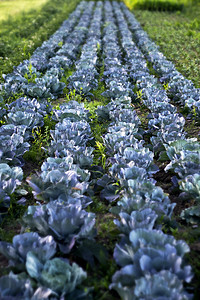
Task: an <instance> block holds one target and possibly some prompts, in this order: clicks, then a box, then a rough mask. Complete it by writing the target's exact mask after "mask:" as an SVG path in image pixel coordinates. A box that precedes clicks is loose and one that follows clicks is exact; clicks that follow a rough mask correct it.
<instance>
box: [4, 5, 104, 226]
mask: <svg viewBox="0 0 200 300" xmlns="http://www.w3.org/2000/svg"><path fill="white" fill-rule="evenodd" d="M98 5H99V4H98ZM93 6H94V2H91V3H90V4H89V7H87V5H86V3H85V2H82V3H81V4H80V5H79V6H78V7H77V9H76V10H75V12H74V13H72V14H71V16H70V17H71V18H72V19H70V20H71V21H68V22H65V23H64V24H63V26H61V29H60V30H58V32H57V33H56V34H54V35H53V36H52V38H50V40H49V41H48V42H46V43H44V44H43V45H42V46H41V47H40V48H39V49H38V50H36V52H35V53H37V54H38V56H37V55H36V58H38V57H39V54H40V55H41V57H43V56H44V55H46V57H49V56H50V54H48V49H49V51H50V53H54V52H53V49H54V50H55V45H56V43H57V42H58V40H59V39H61V37H62V36H64V31H65V32H66V35H67V37H68V38H67V40H66V43H65V44H64V46H63V48H62V49H60V50H59V51H61V50H62V51H64V49H65V47H66V49H68V47H69V46H70V45H71V43H72V41H73V45H74V48H72V47H71V48H69V50H67V51H68V52H70V51H72V52H71V53H74V57H73V59H74V60H75V59H76V55H77V47H80V45H81V43H82V42H83V41H84V38H85V35H86V31H87V30H86V28H87V26H88V25H89V22H90V18H91V16H92V10H93ZM83 9H85V11H84V12H83V15H82V17H81V19H80V21H79V23H78V25H77V26H76V27H75V29H74V31H73V32H72V34H71V35H69V32H70V31H71V28H73V26H74V24H75V23H76V22H77V19H78V18H79V17H80V15H81V11H82V10H83ZM96 11H97V12H98V7H97V9H96ZM89 15H91V16H90V18H89ZM96 16H97V15H94V18H96ZM66 26H69V29H67V28H68V27H66ZM84 26H85V27H84ZM49 43H50V44H51V45H52V48H51V47H49ZM50 49H51V50H50ZM59 51H58V52H59ZM58 52H57V53H58ZM42 53H43V54H42ZM45 53H46V54H45ZM60 54H61V53H60ZM34 55H35V54H34ZM34 55H33V58H34V57H35V56H34ZM65 55H66V56H65V58H66V57H67V54H66V51H65ZM69 55H70V54H69ZM71 55H72V54H71ZM36 58H34V59H36ZM55 58H56V57H55V56H54V57H53V58H50V63H52V61H51V59H55ZM59 58H62V59H64V58H63V56H59ZM31 59H32V58H31ZM30 61H31V60H30ZM31 62H32V63H33V62H34V60H33V61H31ZM37 62H38V60H37ZM54 62H55V64H54V66H53V65H52V66H51V67H50V68H49V70H48V71H47V72H46V74H47V73H48V74H50V73H51V79H50V81H49V82H50V85H51V84H53V85H52V86H53V87H55V85H54V83H53V82H55V80H56V81H57V79H58V77H57V75H58V76H61V74H64V71H63V69H62V66H61V65H59V64H58V63H57V62H56V61H54ZM28 64H29V61H24V62H23V63H22V64H21V65H20V66H18V67H17V68H16V69H15V71H14V73H13V74H8V75H7V78H8V82H7V83H8V85H7V83H6V84H5V85H3V87H4V88H5V89H7V88H8V90H9V93H11V94H12V93H16V92H19V90H20V89H21V86H22V85H23V84H24V82H25V81H26V83H28V82H29V79H30V78H28V77H27V78H26V79H25V77H26V76H25V75H27V74H28V70H29V71H30V73H29V75H31V76H35V75H36V74H37V72H38V71H37V69H36V68H35V67H32V69H30V68H29V65H28ZM35 64H36V63H35ZM71 64H72V61H71ZM71 64H70V65H71ZM40 74H41V73H40ZM29 75H27V76H29ZM23 76H25V77H23ZM45 76H46V75H45ZM45 76H44V77H45ZM44 77H43V79H44ZM34 78H35V80H37V76H35V77H34ZM49 78H50V77H49ZM28 85H32V86H34V89H36V90H37V86H36V85H35V83H28ZM64 85H65V84H64V83H62V82H59V86H62V87H64ZM10 87H11V89H10ZM15 88H16V90H15ZM49 88H50V86H49ZM13 89H14V90H13ZM55 89H57V88H55ZM55 89H54V91H55ZM40 90H41V92H42V93H43V94H42V95H41V94H40V97H39V101H37V100H36V99H34V98H33V99H31V98H27V97H21V98H19V99H17V100H16V101H14V102H13V103H11V104H10V105H8V104H6V106H5V108H6V109H5V108H1V113H0V117H1V120H2V121H3V122H5V125H3V126H1V128H0V136H1V142H0V147H1V148H0V149H1V156H0V162H1V182H0V189H1V199H0V206H1V219H0V220H1V221H2V217H3V216H4V215H5V214H6V213H7V210H8V209H9V205H10V198H11V197H12V194H13V192H14V191H15V189H16V187H18V186H19V185H20V183H21V181H22V179H23V172H22V169H21V168H19V167H21V166H22V165H23V158H22V157H23V154H24V153H25V152H26V151H28V150H29V147H30V144H29V142H31V141H32V140H33V136H32V130H34V129H35V128H37V127H42V126H43V125H44V121H43V119H44V117H45V116H47V114H48V113H50V111H51V105H50V103H48V102H47V100H45V99H44V98H43V97H45V98H46V97H48V96H50V94H49V92H50V90H51V88H50V89H46V88H44V86H43V87H42V86H41V87H40ZM45 90H46V91H47V90H48V91H47V94H46V92H45ZM51 92H52V90H51ZM57 92H58V94H59V93H60V92H61V89H58V90H57ZM53 93H54V92H53ZM25 94H26V93H25ZM9 95H10V94H9ZM33 95H34V94H33ZM33 95H32V96H33ZM4 96H5V95H4ZM7 96H8V95H7ZM37 96H39V94H37ZM51 96H52V97H51V98H54V96H55V93H54V96H53V95H52V94H51ZM9 165H12V166H13V165H14V166H15V167H14V168H13V169H11V168H10V167H9ZM16 166H17V167H16ZM17 192H19V193H20V190H19V189H18V191H17ZM21 193H22V194H23V193H24V191H23V190H21Z"/></svg>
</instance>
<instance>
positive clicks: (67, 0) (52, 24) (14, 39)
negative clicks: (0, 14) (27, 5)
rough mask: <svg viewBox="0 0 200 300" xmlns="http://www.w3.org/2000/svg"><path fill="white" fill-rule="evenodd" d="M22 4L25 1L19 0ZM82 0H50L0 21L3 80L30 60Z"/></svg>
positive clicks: (0, 60)
mask: <svg viewBox="0 0 200 300" xmlns="http://www.w3.org/2000/svg"><path fill="white" fill-rule="evenodd" d="M17 2H18V3H21V2H23V1H17ZM79 2H80V0H74V1H71V0H57V1H54V0H48V1H47V2H45V4H44V5H42V6H41V8H38V7H37V9H34V10H30V11H28V12H26V13H19V14H17V16H13V17H12V18H10V19H9V20H5V21H2V22H0V28H1V30H0V79H1V76H2V74H4V73H5V74H6V73H9V72H12V70H13V66H16V65H18V64H19V63H20V62H21V61H23V60H24V59H28V58H29V56H30V55H31V54H32V53H33V51H34V50H35V49H36V48H37V47H39V46H40V45H41V44H42V42H43V41H45V40H47V39H48V38H49V37H50V36H51V35H52V34H53V33H54V32H55V31H56V30H57V29H58V28H59V27H60V25H61V24H62V22H63V21H64V20H65V19H67V17H68V15H69V14H70V13H71V12H72V11H73V10H74V9H75V7H76V5H77V4H78V3H79Z"/></svg>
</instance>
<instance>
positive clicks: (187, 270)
mask: <svg viewBox="0 0 200 300" xmlns="http://www.w3.org/2000/svg"><path fill="white" fill-rule="evenodd" d="M113 8H114V11H115V14H116V16H117V21H118V25H119V28H120V34H121V36H122V38H121V41H122V44H126V46H128V40H127V39H126V38H128V36H129V35H127V33H128V32H127V31H124V30H125V27H124V25H125V24H124V23H123V19H122V18H121V17H122V16H120V11H119V6H118V4H117V3H116V2H113ZM105 21H106V22H108V25H107V27H106V28H105V34H104V40H105V41H106V44H105V45H104V55H105V61H107V63H106V64H105V68H106V71H105V75H106V80H105V81H106V86H107V90H106V92H105V93H108V94H109V95H110V96H111V98H112V100H111V102H110V103H109V104H108V105H107V106H106V107H99V109H98V115H99V117H104V118H106V119H108V118H109V119H110V120H111V122H112V123H111V124H110V126H109V128H108V133H107V134H106V135H105V136H104V143H105V146H106V149H107V154H108V155H109V161H110V162H111V163H112V167H111V168H110V169H109V175H104V177H103V178H102V179H100V180H99V181H98V184H99V185H100V186H102V187H104V189H103V191H102V192H101V196H102V197H103V198H105V199H107V200H108V201H110V202H112V201H114V200H116V199H118V202H117V207H113V208H112V209H111V212H113V213H115V214H117V216H119V217H120V219H121V220H120V221H119V220H118V219H116V220H115V221H114V222H115V224H116V225H117V226H118V228H119V230H120V232H121V236H122V238H121V241H120V243H119V244H117V245H116V247H115V250H114V258H115V260H116V262H117V264H118V265H119V266H120V267H121V270H119V271H117V272H116V273H115V274H114V276H113V283H112V284H111V285H110V288H113V289H115V290H116V291H117V292H118V293H119V295H120V296H121V297H122V299H128V300H129V299H147V298H148V299H160V297H164V298H163V299H190V298H191V296H190V295H188V294H187V293H186V292H185V291H184V288H183V282H184V281H186V282H190V280H191V278H192V274H191V267H190V266H186V265H185V263H184V259H183V257H184V255H185V253H187V252H188V251H189V247H188V245H187V244H186V243H185V242H184V241H176V240H175V239H174V237H172V236H169V235H166V234H164V233H163V232H162V231H161V220H162V218H163V216H164V218H165V219H168V218H170V217H171V214H172V211H173V208H174V204H171V203H170V200H169V198H168V196H167V195H166V194H165V193H164V192H163V190H162V189H161V188H160V187H157V186H156V185H155V184H156V182H155V180H153V178H152V176H153V174H154V173H156V172H157V171H158V168H157V167H156V166H155V164H154V161H153V156H154V155H153V152H151V151H150V150H149V149H148V148H145V147H144V141H143V140H142V134H143V130H142V129H141V128H140V127H139V125H140V120H139V118H138V116H137V114H136V113H135V111H134V110H133V108H132V106H131V98H130V97H129V96H130V95H131V94H132V89H133V87H132V88H131V89H130V90H131V92H130V91H129V89H128V88H127V86H130V84H131V83H130V82H129V76H128V72H127V71H126V69H125V70H124V68H123V67H122V59H121V52H120V48H119V44H118V38H117V27H116V24H115V22H116V20H115V17H114V14H113V9H112V5H111V4H110V2H106V4H105ZM125 32H126V35H124V33H125ZM131 46H132V47H133V46H134V45H133V44H132V45H131V44H130V45H129V48H126V49H127V51H128V52H127V57H126V58H127V64H130V59H131V57H129V55H128V54H129V53H132V54H135V51H133V50H134V49H133V48H131ZM109 50H110V51H109ZM124 50H125V49H124ZM129 51H130V52H129ZM132 51H133V52H132ZM136 53H137V52H136ZM134 58H135V56H134ZM134 58H133V63H134ZM108 71H109V73H108ZM123 71H124V72H123ZM117 74H122V75H121V76H119V81H118V77H117V76H118V75H117ZM123 76H124V77H123ZM113 82H115V84H114V83H113ZM112 83H113V86H112ZM113 87H115V88H116V89H118V88H119V91H120V92H122V94H120V92H119V95H118V93H117V90H115V94H112V95H111V91H112V92H113V91H114V90H113V89H112V88H113ZM120 96H121V97H120Z"/></svg>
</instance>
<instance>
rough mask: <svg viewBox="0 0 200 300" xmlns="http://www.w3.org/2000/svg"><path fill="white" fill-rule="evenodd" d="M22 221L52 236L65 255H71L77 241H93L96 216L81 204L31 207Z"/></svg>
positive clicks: (58, 203)
mask: <svg viewBox="0 0 200 300" xmlns="http://www.w3.org/2000/svg"><path fill="white" fill-rule="evenodd" d="M22 221H23V224H25V225H28V226H29V227H30V229H31V230H34V231H37V232H38V233H39V234H41V235H42V236H46V235H52V236H53V237H54V239H55V241H56V242H57V243H58V245H59V248H60V250H61V251H62V252H63V253H69V252H70V251H71V249H72V248H73V247H74V245H75V243H76V241H78V242H79V243H81V240H83V239H93V237H94V234H95V230H94V228H93V227H94V224H95V215H94V214H93V213H87V212H86V211H85V210H83V209H82V206H81V204H80V203H79V204H68V203H62V202H56V201H54V202H51V203H48V204H47V205H40V206H29V207H28V210H27V212H26V213H25V215H24V216H23V220H22Z"/></svg>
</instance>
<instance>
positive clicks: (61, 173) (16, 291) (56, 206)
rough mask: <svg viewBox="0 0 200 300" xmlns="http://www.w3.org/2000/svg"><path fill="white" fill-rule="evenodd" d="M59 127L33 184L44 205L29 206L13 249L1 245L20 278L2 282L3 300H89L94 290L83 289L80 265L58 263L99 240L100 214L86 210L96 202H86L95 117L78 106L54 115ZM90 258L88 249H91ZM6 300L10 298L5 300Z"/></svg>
mask: <svg viewBox="0 0 200 300" xmlns="http://www.w3.org/2000/svg"><path fill="white" fill-rule="evenodd" d="M54 119H55V120H56V121H58V123H57V124H56V127H55V130H52V131H51V136H52V140H51V144H50V146H49V148H48V149H47V150H48V154H49V157H48V158H47V159H46V160H45V161H44V163H43V164H42V166H41V173H40V174H39V175H38V176H36V175H35V176H32V177H30V178H28V179H27V181H28V183H29V185H30V186H31V187H32V189H33V195H34V198H35V199H36V200H40V201H42V203H45V204H40V202H39V203H38V205H33V206H29V207H28V209H27V212H26V213H25V215H24V216H23V218H22V224H23V226H24V228H23V231H24V230H25V229H26V228H28V229H29V230H31V232H26V233H22V234H20V235H16V236H15V237H14V238H13V243H12V244H10V243H6V242H0V251H1V253H2V254H4V255H5V256H6V257H7V259H8V260H9V263H10V265H11V266H13V267H14V269H15V271H17V274H13V273H12V272H11V273H10V274H9V275H7V276H3V277H2V278H0V295H1V299H7V298H6V297H13V298H12V299H19V298H20V299H65V298H66V299H89V298H90V296H89V292H90V288H88V289H87V288H85V287H83V286H82V287H80V288H79V287H77V286H80V284H81V283H82V281H83V280H84V279H85V278H86V277H87V274H86V272H85V271H83V269H82V268H81V267H79V266H78V265H77V264H76V263H74V262H73V263H70V262H69V260H67V259H64V258H62V257H56V254H57V253H58V251H57V248H58V249H59V252H61V254H65V255H66V254H69V253H71V251H72V250H73V249H74V248H76V250H77V249H79V248H81V253H82V252H83V253H82V255H83V257H84V242H85V241H86V240H93V238H94V236H95V234H96V231H95V229H94V224H95V214H93V213H88V212H86V211H85V208H86V207H87V206H88V205H89V204H90V203H91V202H92V200H91V198H90V197H88V196H85V195H84V194H85V192H87V190H88V188H89V180H90V172H89V170H88V169H89V168H90V167H91V164H92V160H93V158H92V151H93V148H91V147H87V146H86V144H87V142H88V141H89V140H90V139H91V130H90V126H89V124H88V120H89V114H88V111H87V110H85V109H84V106H83V105H82V104H79V103H77V102H75V101H71V102H68V103H67V104H63V105H62V106H61V107H60V109H59V110H56V111H54ZM85 252H87V249H85ZM3 297H5V298H3Z"/></svg>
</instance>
